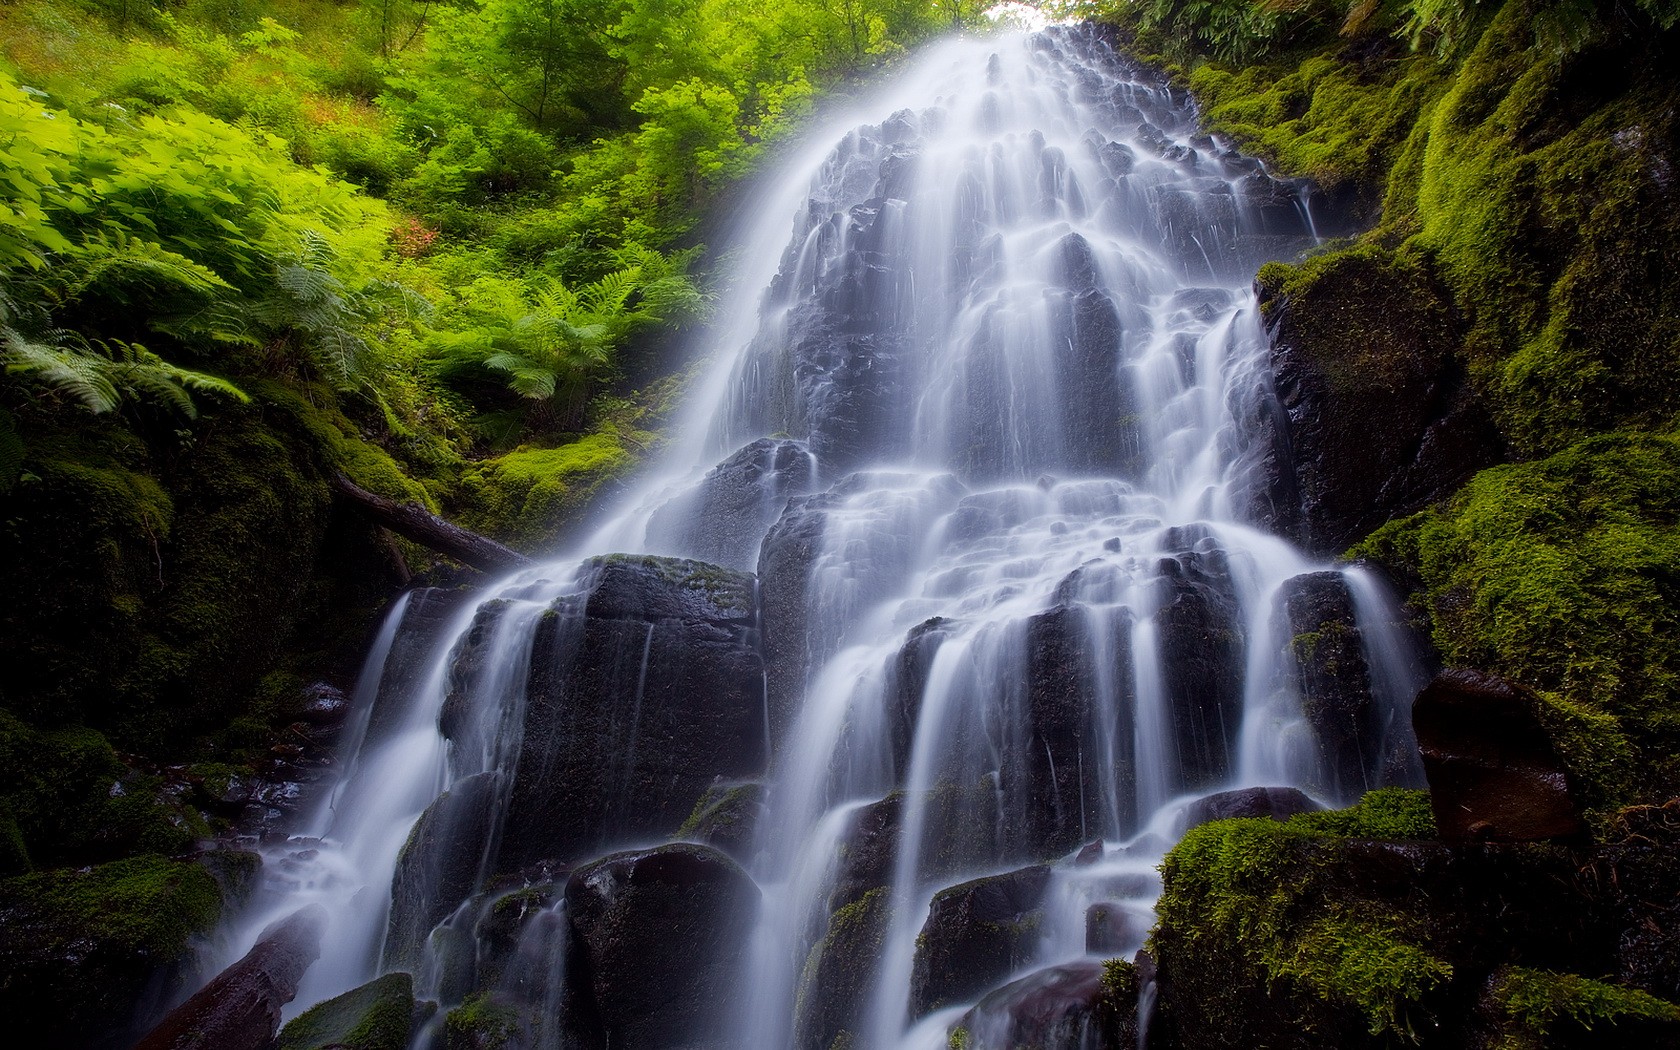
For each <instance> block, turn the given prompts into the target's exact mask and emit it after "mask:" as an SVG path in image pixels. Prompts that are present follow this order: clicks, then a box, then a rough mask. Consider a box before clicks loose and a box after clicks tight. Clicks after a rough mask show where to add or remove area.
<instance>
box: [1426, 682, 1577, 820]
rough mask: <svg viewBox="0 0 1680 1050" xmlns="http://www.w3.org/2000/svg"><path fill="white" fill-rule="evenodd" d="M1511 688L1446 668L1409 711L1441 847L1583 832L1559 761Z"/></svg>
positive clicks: (1531, 709)
mask: <svg viewBox="0 0 1680 1050" xmlns="http://www.w3.org/2000/svg"><path fill="white" fill-rule="evenodd" d="M1538 702H1539V701H1538V700H1537V699H1536V698H1535V697H1534V695H1533V694H1532V693H1530V692H1529V691H1528V690H1526V689H1524V688H1523V687H1522V686H1519V685H1517V684H1516V683H1514V682H1510V681H1507V680H1505V679H1503V678H1499V677H1498V676H1496V675H1490V674H1484V673H1482V672H1480V671H1471V670H1463V669H1451V670H1447V671H1443V672H1441V673H1440V674H1439V675H1437V676H1436V677H1435V680H1434V681H1432V682H1430V683H1429V685H1427V686H1425V687H1424V690H1423V692H1421V693H1419V694H1418V698H1417V700H1416V701H1415V702H1414V703H1413V705H1412V728H1413V729H1414V730H1415V731H1416V732H1417V739H1418V748H1419V750H1420V751H1421V752H1422V754H1423V770H1424V774H1425V775H1426V776H1427V777H1428V778H1429V797H1430V802H1431V804H1432V805H1433V807H1434V810H1435V822H1436V824H1437V825H1438V826H1439V828H1440V832H1441V837H1442V838H1443V839H1446V840H1447V841H1449V842H1466V841H1468V842H1524V841H1533V840H1536V839H1568V838H1574V837H1577V836H1579V835H1581V834H1583V833H1584V831H1585V825H1583V824H1582V822H1581V816H1580V813H1579V811H1578V809H1577V807H1576V805H1575V802H1574V800H1573V798H1572V797H1571V796H1570V791H1569V784H1568V779H1567V777H1566V775H1565V772H1564V766H1563V762H1562V760H1561V759H1560V758H1559V757H1558V755H1557V752H1556V750H1555V749H1554V748H1553V747H1552V743H1551V740H1550V739H1549V738H1548V737H1547V735H1546V731H1545V729H1544V728H1543V727H1542V726H1541V724H1540V720H1539V717H1538V715H1537V713H1536V711H1537V708H1536V705H1537V704H1538Z"/></svg>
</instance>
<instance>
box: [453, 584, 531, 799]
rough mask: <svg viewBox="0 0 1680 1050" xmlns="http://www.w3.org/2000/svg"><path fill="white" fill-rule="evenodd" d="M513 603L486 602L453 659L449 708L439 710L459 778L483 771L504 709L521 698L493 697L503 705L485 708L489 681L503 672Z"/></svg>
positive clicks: (455, 772) (496, 704)
mask: <svg viewBox="0 0 1680 1050" xmlns="http://www.w3.org/2000/svg"><path fill="white" fill-rule="evenodd" d="M512 607H513V603H512V602H510V601H507V600H505V599H494V600H491V601H487V602H484V603H482V604H480V605H479V607H478V608H477V609H476V610H475V611H474V612H473V618H472V622H471V623H470V624H469V625H468V626H467V630H466V633H465V634H463V635H461V637H460V638H459V639H458V640H457V641H456V642H455V648H454V649H453V650H451V652H450V654H449V671H448V674H447V676H446V677H445V679H444V689H445V693H444V698H443V706H442V707H441V708H440V709H439V710H438V732H440V733H442V734H443V736H444V738H445V739H447V740H448V741H449V742H450V744H451V745H452V746H451V747H450V749H449V767H450V771H451V772H452V773H454V774H455V775H456V776H469V775H471V774H473V773H475V772H478V770H479V768H480V766H481V764H482V759H481V758H480V756H481V755H483V754H484V752H485V745H486V744H487V743H488V741H487V740H486V739H485V738H486V736H487V735H492V736H493V735H494V734H495V732H496V730H497V727H498V725H499V723H500V722H501V714H502V708H504V707H506V706H507V705H510V704H512V703H513V702H514V701H515V699H516V698H515V697H513V696H512V695H504V696H501V697H494V698H489V699H493V700H495V701H497V703H485V702H483V701H484V700H485V699H486V698H485V697H484V696H483V695H482V694H483V692H484V691H485V690H486V689H487V688H489V687H490V683H489V682H488V681H487V679H488V678H489V677H490V676H493V675H495V674H496V673H497V672H498V671H499V670H500V668H499V667H498V666H496V665H497V663H498V659H497V658H498V655H499V654H498V651H497V646H496V645H495V642H496V636H497V633H498V631H499V629H500V628H501V626H502V621H503V620H504V619H505V618H506V617H507V614H508V610H509V609H511V608H512Z"/></svg>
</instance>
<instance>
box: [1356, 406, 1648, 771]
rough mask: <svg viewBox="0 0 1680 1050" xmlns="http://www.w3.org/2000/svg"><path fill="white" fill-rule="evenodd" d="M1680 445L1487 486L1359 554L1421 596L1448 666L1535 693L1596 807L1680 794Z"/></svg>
mask: <svg viewBox="0 0 1680 1050" xmlns="http://www.w3.org/2000/svg"><path fill="white" fill-rule="evenodd" d="M1677 524H1680V439H1676V438H1673V437H1668V436H1660V435H1650V434H1610V435H1604V436H1600V437H1595V438H1591V439H1589V440H1587V441H1583V442H1581V443H1580V444H1578V445H1575V446H1572V447H1571V448H1568V449H1566V450H1565V451H1563V452H1560V453H1558V454H1557V455H1554V456H1551V457H1549V458H1547V459H1544V460H1540V461H1538V462H1534V463H1525V464H1520V465H1513V466H1505V467H1498V468H1495V469H1492V470H1488V471H1484V472H1483V473H1481V474H1479V475H1477V477H1476V478H1475V479H1474V480H1473V481H1472V482H1471V483H1470V484H1469V485H1467V486H1466V487H1465V489H1464V490H1463V491H1462V492H1461V493H1460V494H1459V495H1458V496H1457V497H1456V498H1454V499H1453V500H1452V501H1450V503H1448V504H1447V505H1445V506H1443V507H1439V508H1436V509H1433V510H1429V511H1425V512H1424V513H1421V514H1418V515H1416V516H1414V517H1411V518H1408V519H1405V520H1403V521H1400V522H1396V523H1393V524H1391V525H1389V526H1388V527H1386V528H1384V529H1382V530H1381V531H1379V532H1378V533H1377V534H1375V535H1374V536H1372V537H1371V538H1370V539H1369V540H1368V541H1366V542H1365V543H1364V544H1362V545H1360V546H1359V547H1358V548H1356V549H1355V550H1354V551H1353V552H1351V553H1353V554H1354V555H1356V556H1365V557H1371V558H1373V559H1375V560H1378V561H1381V562H1384V563H1387V564H1389V565H1392V566H1396V567H1398V568H1399V569H1400V570H1401V571H1402V572H1403V573H1405V574H1411V575H1414V576H1415V578H1417V579H1419V580H1421V582H1422V587H1423V595H1422V601H1423V604H1424V605H1425V606H1426V608H1427V609H1428V611H1429V613H1430V617H1431V621H1432V624H1433V635H1434V640H1435V644H1436V646H1437V647H1438V648H1439V649H1440V650H1441V653H1442V654H1443V656H1444V657H1445V658H1446V659H1447V660H1448V661H1449V662H1451V663H1454V664H1461V665H1465V666H1471V667H1478V668H1483V669H1486V670H1490V671H1494V672H1497V673H1500V674H1504V675H1507V676H1508V677H1511V678H1513V679H1516V680H1518V681H1521V682H1523V683H1524V684H1526V685H1529V686H1531V687H1532V688H1534V689H1536V690H1537V691H1538V692H1539V693H1540V695H1541V698H1542V699H1543V700H1544V701H1545V702H1546V710H1545V711H1543V712H1542V714H1543V717H1545V719H1546V720H1547V722H1548V729H1549V730H1550V731H1551V733H1552V735H1553V738H1554V742H1555V743H1556V744H1557V745H1558V747H1559V750H1560V752H1561V754H1562V755H1563V758H1564V760H1565V762H1566V763H1568V766H1569V769H1570V772H1571V773H1572V774H1573V775H1574V776H1575V778H1576V779H1577V781H1578V782H1579V783H1580V785H1581V786H1583V787H1585V788H1586V789H1587V790H1588V792H1589V794H1590V799H1591V801H1593V802H1595V803H1598V804H1605V803H1618V802H1627V801H1632V800H1633V799H1634V798H1636V797H1639V796H1650V797H1658V798H1667V797H1669V796H1670V795H1672V794H1674V793H1676V791H1677V789H1680V763H1677V761H1676V759H1675V752H1676V744H1677V743H1680V702H1677V701H1680V651H1677V650H1676V648H1675V646H1674V645H1673V644H1672V639H1674V638H1676V637H1680V529H1677V527H1676V526H1677Z"/></svg>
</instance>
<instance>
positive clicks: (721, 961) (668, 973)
mask: <svg viewBox="0 0 1680 1050" xmlns="http://www.w3.org/2000/svg"><path fill="white" fill-rule="evenodd" d="M565 896H566V914H567V916H568V918H569V921H570V923H571V933H572V936H571V941H570V950H569V953H568V957H567V960H566V981H567V984H568V986H569V989H570V993H571V995H572V996H573V999H572V1002H573V1003H574V1004H575V1005H576V1009H575V1010H574V1011H573V1012H574V1014H575V1015H576V1016H577V1018H578V1019H577V1020H576V1021H574V1022H573V1024H574V1025H575V1026H576V1028H577V1030H578V1033H579V1044H578V1045H581V1046H589V1047H601V1048H603V1050H604V1048H607V1047H611V1048H612V1050H647V1048H654V1047H674V1046H681V1047H692V1048H701V1047H722V1046H724V1045H726V1037H725V1035H724V1033H723V1032H722V1031H720V1030H719V1029H718V1027H717V1026H718V1025H719V1024H720V1023H723V1022H724V1021H725V1020H726V1015H727V1011H723V1010H719V1009H718V1004H720V1003H724V1002H728V1001H730V1000H731V999H732V998H733V996H734V987H735V984H736V982H737V980H738V978H739V973H740V967H741V961H742V956H743V953H744V952H745V950H746V945H747V939H748V935H749V932H750V931H751V929H752V926H753V922H754V920H755V917H756V910H757V907H758V889H757V887H756V886H754V885H753V883H752V880H751V879H749V878H748V877H747V875H746V873H745V872H744V871H742V870H741V869H740V868H739V867H738V866H737V865H736V864H735V863H734V862H733V861H731V860H729V858H727V857H725V856H724V855H723V854H721V853H719V852H717V851H716V850H712V849H708V848H706V847H704V846H694V845H686V844H683V845H672V846H660V847H658V848H656V849H651V850H645V851H635V852H629V853H620V854H615V855H613V856H610V857H607V858H605V859H603V860H600V861H597V862H595V863H593V864H590V865H586V866H585V867H582V868H579V869H578V870H577V871H575V872H573V873H572V877H571V879H570V881H569V882H568V883H567V885H566V893H565Z"/></svg>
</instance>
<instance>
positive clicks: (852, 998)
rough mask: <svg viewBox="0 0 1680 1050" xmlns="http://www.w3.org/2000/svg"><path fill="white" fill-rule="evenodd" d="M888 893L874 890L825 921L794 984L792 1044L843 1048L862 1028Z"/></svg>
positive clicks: (805, 1049) (814, 1049)
mask: <svg viewBox="0 0 1680 1050" xmlns="http://www.w3.org/2000/svg"><path fill="white" fill-rule="evenodd" d="M890 893H891V891H890V890H888V889H887V888H886V887H884V886H879V887H876V888H875V889H872V890H870V891H868V892H867V893H864V894H862V895H861V896H859V897H858V898H857V899H856V900H855V901H852V902H851V903H849V904H847V905H846V906H845V907H842V908H839V909H838V910H836V911H835V912H834V913H833V914H832V915H830V916H829V920H828V927H827V929H826V930H825V931H824V933H823V936H822V939H821V940H819V941H818V942H817V944H816V946H815V947H814V948H812V949H811V954H810V957H809V958H807V959H806V961H805V967H804V969H803V970H802V971H801V977H800V982H799V997H798V1013H797V1016H796V1017H795V1019H794V1039H793V1045H794V1047H795V1048H797V1050H829V1048H830V1047H833V1046H835V1045H841V1046H845V1045H848V1044H849V1043H850V1042H851V1041H852V1040H853V1038H855V1037H854V1035H853V1033H854V1032H856V1031H857V1030H859V1029H862V1028H863V1027H864V1026H865V1024H867V1018H865V1017H862V1016H860V1015H862V1014H863V1012H864V1011H865V1009H866V1008H867V1006H868V1003H869V992H870V988H871V986H872V984H873V981H874V976H875V966H876V963H877V961H878V960H879V959H880V956H881V952H882V948H883V946H884V945H885V943H886V936H887V925H888V919H889V918H890V912H891V901H890V899H889V895H890Z"/></svg>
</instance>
